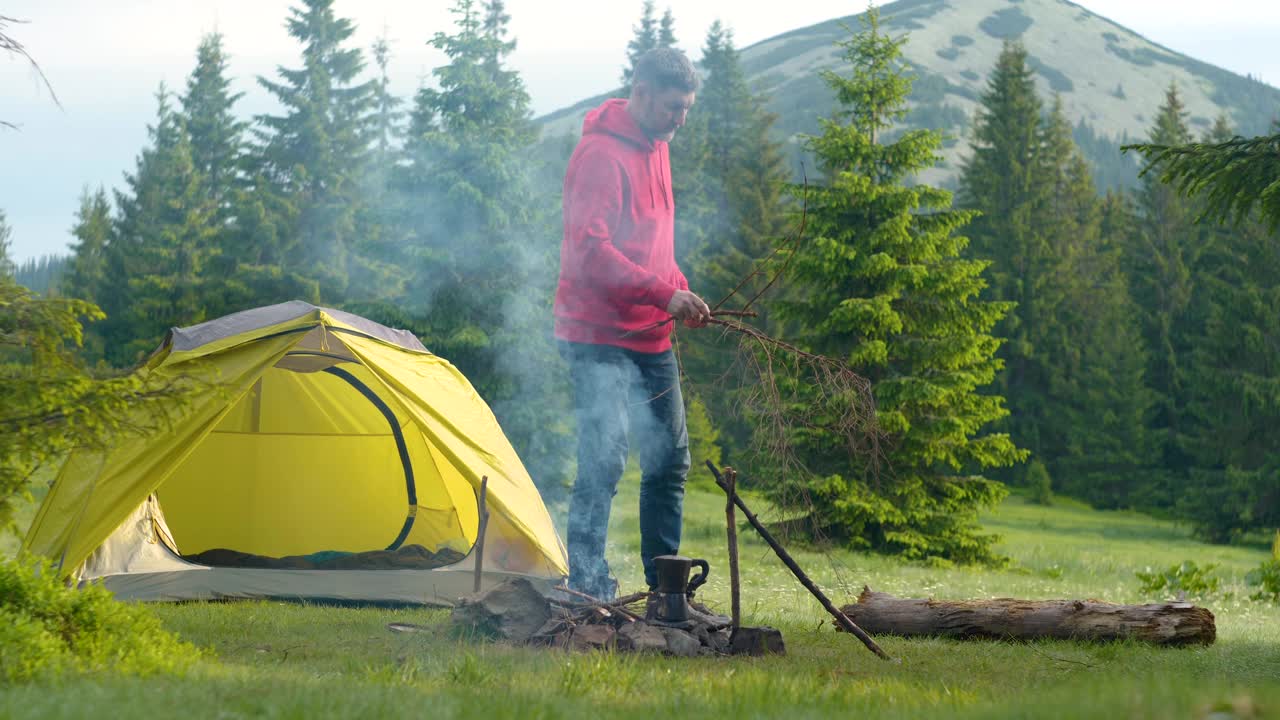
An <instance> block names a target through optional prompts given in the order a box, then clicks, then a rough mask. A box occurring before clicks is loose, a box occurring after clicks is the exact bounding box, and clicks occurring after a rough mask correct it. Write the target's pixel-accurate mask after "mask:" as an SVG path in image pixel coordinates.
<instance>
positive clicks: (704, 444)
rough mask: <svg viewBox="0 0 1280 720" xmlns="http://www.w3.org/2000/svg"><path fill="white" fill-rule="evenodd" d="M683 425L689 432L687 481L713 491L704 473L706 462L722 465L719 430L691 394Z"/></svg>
mask: <svg viewBox="0 0 1280 720" xmlns="http://www.w3.org/2000/svg"><path fill="white" fill-rule="evenodd" d="M685 423H686V425H687V427H688V432H689V457H690V466H691V467H690V469H689V481H690V483H691V484H692V485H693V486H701V487H706V488H710V489H715V487H716V486H715V482H714V481H713V480H712V479H711V477H710V475H709V474H708V473H707V471H706V462H707V461H708V460H710V461H711V463H712V464H713V465H715V466H716V467H720V466H721V465H722V464H723V463H724V451H723V450H722V449H721V447H720V430H719V429H717V428H716V426H715V423H713V422H712V421H711V413H709V412H707V406H706V404H705V403H703V402H702V398H700V397H698V396H697V395H694V394H692V393H690V394H689V400H688V409H687V410H686V416H685ZM699 470H701V472H700V471H699Z"/></svg>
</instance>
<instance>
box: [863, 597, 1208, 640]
mask: <svg viewBox="0 0 1280 720" xmlns="http://www.w3.org/2000/svg"><path fill="white" fill-rule="evenodd" d="M842 609H843V611H844V613H845V614H846V615H848V616H849V618H850V619H851V620H853V621H854V622H855V623H857V624H858V627H861V628H862V629H863V630H865V631H867V632H868V633H874V634H888V635H901V636H914V635H919V636H935V637H950V638H957V639H969V638H994V639H1016V640H1030V639H1033V638H1057V639H1064V640H1068V639H1069V640H1093V641H1105V640H1123V639H1132V640H1137V641H1140V642H1146V643H1152V644H1155V645H1193V644H1200V645H1211V644H1213V641H1214V639H1215V638H1216V637H1217V629H1216V626H1215V625H1214V620H1213V613H1211V612H1209V611H1208V610H1207V609H1205V608H1202V607H1197V606H1195V605H1193V604H1191V603H1186V602H1170V603H1159V604H1153V605H1114V604H1112V603H1105V602H1101V601H1098V600H1013V599H1009V598H996V599H991V600H933V599H918V598H898V597H894V596H893V595H889V594H887V593H882V592H874V591H873V590H871V588H866V587H864V588H863V590H862V594H861V595H860V596H858V602H857V603H855V604H852V605H846V606H845V607H844V608H842Z"/></svg>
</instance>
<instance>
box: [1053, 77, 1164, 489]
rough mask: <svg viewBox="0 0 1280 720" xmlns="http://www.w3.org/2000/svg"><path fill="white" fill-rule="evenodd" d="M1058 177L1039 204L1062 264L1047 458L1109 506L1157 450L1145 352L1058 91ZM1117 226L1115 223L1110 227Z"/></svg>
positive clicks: (1115, 244)
mask: <svg viewBox="0 0 1280 720" xmlns="http://www.w3.org/2000/svg"><path fill="white" fill-rule="evenodd" d="M1041 152H1042V153H1043V162H1042V163H1041V166H1042V167H1043V168H1044V170H1045V172H1047V173H1048V177H1049V182H1050V185H1049V190H1050V192H1049V193H1048V195H1047V197H1046V200H1047V203H1046V204H1045V206H1044V207H1043V209H1042V210H1041V211H1040V212H1039V213H1038V215H1039V216H1040V220H1041V223H1040V224H1041V226H1042V227H1043V233H1044V234H1045V236H1046V237H1047V239H1048V247H1049V249H1050V251H1051V253H1052V255H1053V259H1054V261H1055V264H1056V270H1055V271H1054V272H1053V274H1052V276H1051V277H1050V278H1048V279H1047V281H1046V282H1044V283H1043V287H1044V290H1043V291H1042V292H1041V307H1042V308H1044V309H1045V310H1046V312H1044V313H1042V314H1041V315H1040V316H1039V318H1037V322H1038V323H1039V324H1040V325H1041V332H1039V333H1038V335H1039V337H1040V338H1041V339H1040V341H1039V342H1038V345H1039V351H1038V352H1037V353H1036V359H1037V362H1038V363H1040V364H1041V365H1042V366H1043V367H1044V368H1045V377H1046V380H1047V385H1046V387H1045V388H1044V396H1045V400H1046V411H1047V412H1046V413H1045V414H1044V417H1043V419H1042V422H1043V423H1044V428H1043V431H1042V434H1041V439H1042V443H1043V444H1042V447H1041V454H1042V458H1041V459H1042V461H1043V462H1045V463H1046V465H1047V466H1048V468H1049V474H1050V476H1051V477H1052V478H1053V479H1055V480H1057V481H1058V485H1059V487H1060V488H1065V489H1066V490H1067V491H1068V492H1070V493H1071V494H1074V495H1076V496H1078V497H1084V498H1086V499H1088V500H1090V501H1092V502H1094V503H1096V504H1100V505H1103V506H1106V507H1116V506H1124V505H1127V504H1129V503H1130V501H1131V500H1132V499H1133V497H1134V495H1135V493H1137V492H1139V491H1140V489H1141V485H1142V483H1141V478H1142V477H1143V473H1144V472H1145V471H1146V470H1147V469H1148V466H1149V463H1150V460H1151V458H1150V457H1149V452H1148V451H1149V448H1148V443H1147V439H1146V434H1145V425H1144V419H1145V416H1146V413H1147V411H1148V409H1149V407H1150V401H1149V396H1148V393H1147V390H1146V387H1145V385H1144V382H1143V381H1144V371H1145V360H1146V354H1145V350H1144V347H1143V344H1142V336H1141V331H1140V328H1139V327H1138V324H1137V321H1136V308H1135V307H1134V305H1133V302H1132V299H1131V298H1130V296H1129V291H1128V285H1127V281H1126V278H1125V276H1124V274H1123V272H1122V270H1121V263H1120V255H1119V249H1120V239H1121V238H1120V236H1119V235H1116V234H1112V235H1110V236H1104V235H1103V227H1104V220H1106V221H1107V222H1113V221H1114V218H1105V217H1104V207H1103V205H1102V202H1101V201H1100V200H1099V198H1098V195H1097V190H1096V188H1095V186H1094V184H1093V180H1092V177H1091V171H1090V168H1089V165H1088V163H1087V162H1086V160H1085V159H1084V156H1083V154H1082V153H1081V152H1080V150H1079V149H1078V148H1077V147H1076V146H1075V144H1074V142H1073V141H1072V139H1071V126H1070V124H1069V123H1068V121H1067V119H1066V115H1065V113H1064V111H1063V108H1062V101H1061V98H1055V100H1054V104H1053V107H1052V110H1051V111H1050V113H1049V116H1048V118H1047V119H1046V122H1045V124H1044V141H1043V143H1042V147H1041ZM1108 229H1110V228H1108Z"/></svg>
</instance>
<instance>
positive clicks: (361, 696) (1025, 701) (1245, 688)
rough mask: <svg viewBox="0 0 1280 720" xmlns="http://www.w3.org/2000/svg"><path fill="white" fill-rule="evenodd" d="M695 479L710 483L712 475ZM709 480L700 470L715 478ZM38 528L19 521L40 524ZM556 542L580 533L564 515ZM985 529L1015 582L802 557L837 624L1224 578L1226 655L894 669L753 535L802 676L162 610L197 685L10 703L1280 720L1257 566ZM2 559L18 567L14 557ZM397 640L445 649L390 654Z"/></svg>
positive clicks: (97, 683) (1141, 522)
mask: <svg viewBox="0 0 1280 720" xmlns="http://www.w3.org/2000/svg"><path fill="white" fill-rule="evenodd" d="M696 473H697V471H696V470H695V475H696ZM703 473H705V469H704V470H703ZM637 486H638V480H637V477H636V475H635V473H634V471H633V472H630V473H628V476H627V479H626V480H625V481H624V484H623V487H622V488H621V490H620V491H619V494H618V497H617V499H616V501H615V505H614V508H615V510H614V516H613V522H612V534H611V539H612V546H611V550H610V552H611V561H612V562H613V563H614V565H615V569H616V571H617V572H618V573H619V575H620V578H621V580H622V591H623V592H627V591H630V590H632V589H637V588H638V587H639V585H640V583H641V579H642V574H641V572H640V567H639V560H638V557H639V527H638V515H637V510H636V506H637V492H638V487H637ZM686 507H687V510H686V521H685V544H684V548H683V549H682V552H684V553H685V554H688V555H692V556H696V557H705V558H707V559H708V560H709V561H710V562H711V563H712V575H711V580H710V581H709V582H708V584H707V586H706V587H705V589H704V590H703V591H701V593H700V595H699V597H700V599H701V600H703V601H704V602H707V603H708V604H710V605H712V606H713V607H715V608H717V609H721V610H723V611H726V612H727V608H728V584H727V577H726V574H727V562H726V560H725V553H724V500H723V496H722V495H719V494H718V493H717V492H715V491H713V490H712V489H710V487H709V486H708V485H707V484H706V482H705V479H702V478H698V480H697V481H696V482H693V483H692V484H691V487H690V492H689V496H688V499H687V505H686ZM29 517H30V512H29V510H28V511H27V514H26V515H24V516H23V518H24V519H28V520H29ZM556 519H557V521H558V522H560V521H562V520H563V516H562V515H559V516H557V518H556ZM983 523H984V524H985V525H986V526H987V527H988V528H989V529H990V530H991V531H992V532H995V533H998V534H1000V535H1001V536H1002V537H1003V538H1004V540H1003V542H1002V545H1001V549H1002V551H1003V552H1004V553H1005V554H1007V555H1009V556H1010V557H1012V558H1013V560H1014V563H1013V565H1012V567H1010V568H1008V569H1001V570H993V569H973V568H936V567H928V566H925V565H920V564H914V565H913V564H903V563H901V562H898V561H895V560H892V559H888V558H882V557H876V556H869V555H863V554H857V553H850V552H844V551H836V552H831V553H818V552H810V551H805V550H799V549H794V550H793V552H794V555H795V556H796V559H797V560H798V561H799V562H800V564H801V565H802V566H803V567H804V568H805V569H806V570H807V571H808V572H809V573H810V574H811V575H812V576H813V577H814V579H815V580H816V581H817V582H818V583H819V584H820V585H821V586H822V587H823V588H824V589H826V590H827V592H828V594H829V595H830V596H831V597H832V598H833V599H835V600H836V602H837V604H843V603H845V602H851V601H852V600H853V598H854V597H855V596H856V595H857V593H858V591H860V590H861V588H862V586H863V585H864V584H865V585H869V586H871V587H872V588H874V589H877V590H883V591H886V592H891V593H894V594H898V595H902V596H934V597H938V598H974V597H997V596H999V597H1023V598H1044V599H1048V598H1082V597H1087V598H1097V599H1101V600H1107V601H1113V602H1145V601H1151V600H1152V598H1149V597H1144V596H1143V595H1142V594H1141V593H1140V582H1139V581H1138V579H1137V578H1136V577H1135V576H1134V572H1135V571H1138V570H1143V569H1145V568H1148V567H1150V568H1153V569H1154V568H1160V569H1163V568H1165V567H1168V566H1169V565H1173V564H1175V563H1178V562H1181V561H1183V560H1194V561H1195V562H1196V563H1197V564H1199V565H1203V564H1206V563H1216V564H1217V565H1218V567H1217V569H1216V571H1215V572H1216V573H1217V574H1218V575H1219V576H1220V577H1221V579H1222V587H1221V588H1220V590H1219V593H1218V594H1217V595H1215V596H1213V597H1208V598H1196V600H1197V601H1198V602H1199V603H1200V604H1202V605H1205V606H1206V607H1209V608H1210V609H1211V610H1212V611H1213V613H1214V615H1215V616H1216V618H1217V623H1218V641H1217V643H1215V644H1214V645H1212V646H1210V647H1197V648H1182V649H1164V648H1153V647H1147V646H1141V645H1137V644H1130V643H1113V644H1105V645H1091V644H1082V643H1073V642H1063V641H1044V642H1036V643H1010V642H992V641H980V642H956V641H946V640H929V639H912V640H907V639H900V638H892V637H880V638H878V641H879V642H880V644H881V646H882V647H884V648H885V650H886V651H887V652H889V653H890V654H891V655H892V656H893V657H894V658H895V661H894V662H884V661H881V660H879V659H877V658H876V657H874V656H873V655H872V654H871V653H869V652H867V650H866V649H864V648H863V647H862V645H861V644H860V643H858V642H857V641H856V640H855V639H854V638H852V637H849V636H848V635H845V634H837V633H835V632H834V631H833V630H832V625H831V623H830V622H829V621H828V619H827V618H826V617H825V616H824V613H823V611H822V608H821V607H820V605H819V604H818V603H817V601H816V600H814V599H813V598H812V597H811V596H810V595H809V594H808V593H807V592H806V591H805V590H804V589H803V588H802V587H801V586H800V585H799V584H798V583H797V582H795V581H794V580H793V579H792V578H791V576H790V574H789V572H788V571H787V570H786V568H785V567H784V566H783V565H782V563H781V562H779V561H778V560H777V559H776V558H775V557H774V556H773V555H772V553H771V551H770V550H769V549H768V547H767V546H766V545H765V544H764V543H763V541H761V540H760V539H759V538H758V537H756V536H755V534H754V531H752V530H751V529H750V528H744V530H743V531H741V532H740V534H739V537H740V541H741V543H742V576H743V577H742V579H743V586H744V587H743V610H744V614H745V615H746V617H745V620H744V621H745V622H747V623H748V624H756V625H772V626H774V627H778V628H780V629H781V630H782V632H783V634H784V637H785V639H786V643H787V650H788V654H787V655H786V656H785V657H769V658H746V657H734V658H700V659H693V660H689V659H673V658H661V657H648V656H634V655H629V654H622V653H619V654H612V653H582V654H574V653H567V652H564V651H558V650H545V649H530V648H514V647H505V646H501V645H497V644H488V643H478V642H473V641H467V640H462V639H459V638H457V637H455V636H454V635H453V634H452V633H451V632H450V629H449V625H448V612H447V611H445V610H438V609H373V608H369V609H351V608H334V607H317V606H306V605H300V604H293V603H279V602H237V603H225V604H205V603H192V604H185V605H159V606H156V608H155V610H156V612H157V613H158V614H159V615H160V617H161V618H162V619H163V621H164V623H165V624H166V625H167V626H168V627H169V628H171V629H172V630H174V631H176V632H177V633H178V634H180V635H181V636H182V637H183V638H185V639H187V640H189V641H191V642H193V643H195V644H196V645H197V646H199V647H201V648H203V649H205V651H206V657H205V658H204V659H202V660H201V661H199V662H197V663H196V664H195V666H194V668H193V669H192V670H190V671H189V672H188V673H187V674H186V675H185V676H182V677H178V676H162V677H149V678H122V677H115V676H101V677H71V678H66V679H63V680H61V681H59V682H57V683H54V684H51V685H48V684H46V685H27V686H17V687H9V688H4V689H0V718H15V719H17V718H88V717H99V716H103V715H104V714H105V715H110V714H112V713H113V711H111V710H110V709H111V708H116V709H118V710H122V711H123V709H124V708H128V712H129V713H130V714H143V715H151V716H156V717H172V716H178V715H181V716H182V717H184V718H226V719H231V718H251V717H252V718H259V717H261V718H315V717H343V718H423V717H431V718H498V717H512V718H517V717H518V718H541V717H593V718H594V717H603V716H608V717H610V718H653V717H656V716H667V715H669V714H670V713H672V712H673V711H674V712H677V713H679V714H680V715H681V716H685V717H693V718H699V717H704V718H710V717H729V718H746V717H786V718H800V717H835V716H844V717H857V718H922V717H938V718H943V717H945V718H1116V717H1124V718H1211V717H1212V718H1216V719H1221V718H1230V717H1237V718H1262V717H1280V607H1275V606H1270V605H1264V604H1261V603H1256V602H1252V601H1250V600H1248V599H1247V596H1248V592H1247V590H1246V588H1245V586H1244V582H1243V577H1244V574H1245V572H1247V571H1248V570H1249V569H1251V568H1252V567H1254V566H1256V565H1257V564H1258V563H1259V562H1261V561H1262V560H1263V559H1264V558H1265V557H1266V556H1267V552H1266V551H1265V550H1264V549H1262V548H1242V547H1221V546H1209V545H1204V544H1201V543H1198V542H1195V541H1193V540H1192V539H1190V538H1189V536H1188V533H1187V532H1186V531H1185V530H1184V529H1181V528H1178V527H1175V526H1173V525H1171V524H1168V523H1165V522H1161V521H1157V520H1153V519H1151V518H1147V517H1144V516H1141V515H1136V514H1129V513H1114V512H1105V513H1104V512H1097V511H1093V510H1090V509H1088V508H1085V507H1082V506H1079V505H1077V504H1074V503H1071V502H1070V501H1067V500H1059V501H1058V502H1057V504H1055V505H1053V506H1049V507H1044V506H1037V505H1032V504H1030V503H1028V502H1026V501H1025V500H1023V499H1021V498H1018V497H1013V498H1010V499H1009V500H1007V501H1006V502H1005V503H1004V504H1003V505H1001V507H999V508H998V509H996V510H994V511H992V512H990V513H988V514H986V515H985V516H984V517H983ZM5 542H6V543H7V544H6V545H4V546H0V550H3V551H4V552H11V551H12V549H13V546H14V544H13V542H12V540H11V539H6V540H5ZM389 622H410V623H417V624H423V625H427V626H429V627H430V630H429V631H427V632H423V633H416V634H393V633H391V632H389V631H388V630H387V629H386V624H387V623H389Z"/></svg>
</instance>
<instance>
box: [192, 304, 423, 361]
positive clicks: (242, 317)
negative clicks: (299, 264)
mask: <svg viewBox="0 0 1280 720" xmlns="http://www.w3.org/2000/svg"><path fill="white" fill-rule="evenodd" d="M321 312H323V313H325V314H327V315H330V316H331V317H333V318H334V319H335V320H338V321H340V322H342V323H343V324H345V325H349V326H351V327H353V328H356V329H357V330H358V331H360V332H361V333H362V334H364V335H368V336H369V337H372V338H376V339H378V340H382V341H385V342H388V343H391V344H392V345H398V346H400V347H402V348H405V349H406V350H418V351H421V352H427V348H426V347H425V346H423V344H422V342H421V341H420V340H418V338H417V337H416V336H415V335H414V334H413V333H411V332H409V331H408V330H395V329H392V328H389V327H387V326H385V325H380V324H378V323H376V322H373V321H372V320H368V319H365V318H362V317H360V316H359V315H352V314H351V313H348V312H343V311H341V310H334V309H332V308H325V307H319V306H316V305H312V304H311V303H308V302H303V301H301V300H291V301H289V302H285V303H280V304H278V305H267V306H265V307H260V308H254V309H252V310H245V311H242V312H238V313H233V314H231V315H224V316H223V317H220V318H216V319H214V320H210V321H208V322H202V323H200V324H199V325H192V326H190V327H185V328H172V329H170V330H169V337H168V338H167V339H166V340H167V342H168V344H169V347H170V349H171V350H173V351H174V352H185V351H188V350H194V349H196V348H198V347H200V346H202V345H207V344H208V343H211V342H216V341H218V340H222V339H223V338H227V337H231V336H233V335H239V334H241V333H246V332H252V331H254V330H259V329H262V328H267V327H271V326H272V325H279V324H280V323H283V322H288V321H290V320H296V319H298V318H301V317H305V316H307V315H309V314H313V313H314V314H316V315H317V316H318V315H319V313H321Z"/></svg>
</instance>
